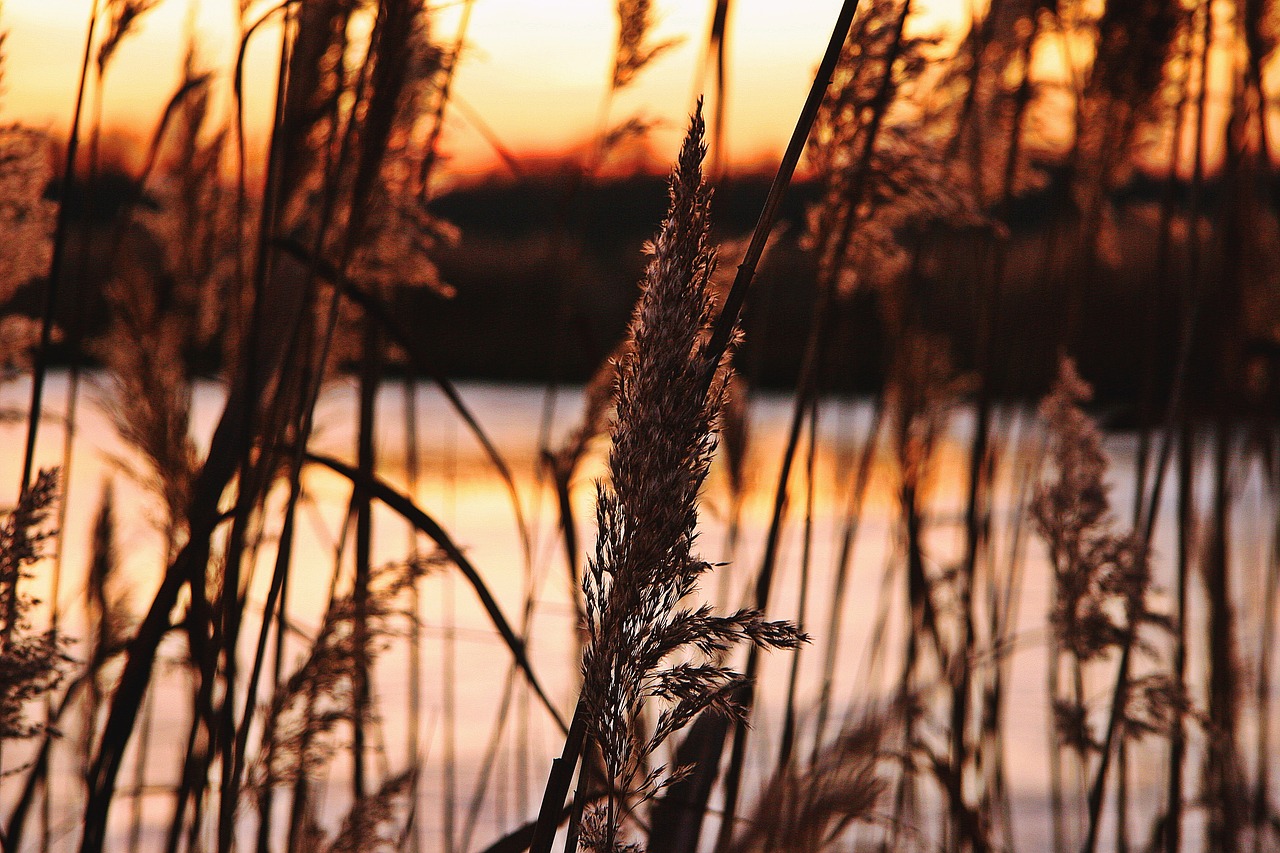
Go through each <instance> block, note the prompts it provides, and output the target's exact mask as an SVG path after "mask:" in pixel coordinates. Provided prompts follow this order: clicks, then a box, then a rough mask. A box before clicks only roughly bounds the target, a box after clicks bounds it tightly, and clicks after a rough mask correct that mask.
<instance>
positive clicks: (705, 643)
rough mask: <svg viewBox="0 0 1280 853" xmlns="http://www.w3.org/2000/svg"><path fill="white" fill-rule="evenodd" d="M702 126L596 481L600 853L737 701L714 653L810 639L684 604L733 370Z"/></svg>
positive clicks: (614, 844)
mask: <svg viewBox="0 0 1280 853" xmlns="http://www.w3.org/2000/svg"><path fill="white" fill-rule="evenodd" d="M703 131H704V126H703V120H702V116H701V105H699V108H698V110H697V111H696V112H695V113H694V115H693V117H692V121H691V124H690V129H689V132H688V135H687V136H686V138H685V142H684V145H683V146H682V148H681V151H680V157H679V162H678V164H677V166H676V169H675V172H674V174H673V175H672V178H671V206H670V209H669V212H668V216H667V219H666V221H665V222H664V223H663V226H662V229H661V231H660V232H659V234H658V237H657V239H656V240H655V241H654V243H653V244H652V246H651V250H652V252H653V259H652V260H651V261H650V263H649V266H648V269H647V270H646V273H645V279H644V282H643V284H642V287H643V292H642V295H641V298H640V302H639V304H638V306H637V308H636V311H635V314H634V315H633V317H632V320H631V325H630V338H631V341H632V346H631V348H630V350H629V351H628V352H626V353H625V354H624V355H623V356H622V360H621V362H620V364H619V365H618V393H617V402H616V409H617V419H616V421H615V423H614V425H613V447H612V450H611V452H610V454H609V475H610V482H609V483H608V484H604V483H601V484H600V485H599V486H598V499H597V509H596V515H597V521H598V525H599V535H598V539H597V543H596V549H595V555H594V557H593V558H592V559H591V560H590V561H589V565H588V569H587V572H586V573H585V575H584V578H583V592H584V595H585V599H586V613H587V633H588V644H587V647H586V649H585V651H584V654H583V661H582V670H583V688H582V706H583V709H584V711H585V714H586V729H587V736H588V738H589V741H590V742H591V743H593V744H595V745H596V746H598V747H599V750H600V753H601V755H602V758H603V765H604V772H605V774H606V779H605V783H606V789H607V790H608V791H609V794H608V796H607V798H606V801H605V803H604V804H603V805H602V806H601V807H599V808H597V809H595V810H593V812H592V813H590V814H589V815H588V817H587V819H585V820H584V821H583V825H582V831H583V844H584V846H585V847H586V848H587V849H592V850H602V851H613V850H618V849H623V847H624V845H622V844H621V842H620V841H619V829H620V827H621V825H622V823H623V821H624V819H625V817H626V813H627V811H628V809H629V804H628V801H629V800H631V799H632V798H636V797H638V798H641V799H644V798H648V797H651V796H652V795H653V794H654V793H655V792H656V791H657V790H659V789H660V788H661V787H662V786H663V785H664V784H665V783H666V782H668V781H669V780H670V778H671V777H670V775H669V774H667V773H666V771H665V769H664V768H662V767H658V768H656V769H652V770H650V769H648V762H649V758H650V756H652V755H653V754H654V753H655V752H656V750H657V749H658V748H659V747H660V746H661V745H662V744H663V742H664V741H665V740H666V739H667V738H668V737H669V736H670V735H671V734H672V733H674V732H675V731H678V730H679V729H680V728H682V727H683V726H684V725H685V724H687V723H688V722H689V721H690V720H692V719H693V718H694V717H695V716H696V715H697V714H699V713H701V712H702V711H704V710H708V709H713V710H716V711H719V712H725V713H729V712H731V711H732V708H733V703H732V701H731V699H730V696H731V693H732V691H733V689H734V688H735V687H737V686H738V685H739V684H740V683H741V677H740V676H739V675H738V674H737V673H735V672H733V671H732V670H730V669H728V668H726V667H723V666H720V665H718V664H717V663H713V662H710V661H708V660H705V659H706V658H710V657H712V656H715V655H719V654H721V653H723V652H725V651H727V650H728V649H729V648H730V647H732V646H733V645H735V644H737V643H739V642H741V641H743V640H747V641H750V642H753V643H756V644H758V645H761V646H766V647H774V648H790V647H794V646H795V645H796V644H797V643H799V642H800V641H801V640H802V639H803V638H802V635H800V634H799V633H798V631H797V630H796V628H795V627H794V626H792V625H790V624H787V623H782V622H766V621H764V619H763V618H762V616H761V615H760V614H759V613H758V612H756V611H751V610H742V611H738V612H737V613H733V614H731V615H728V616H716V615H714V614H713V613H712V611H711V608H710V607H709V606H702V607H698V608H694V609H684V608H681V607H680V606H679V605H680V602H681V600H682V599H684V598H685V597H686V596H688V595H690V594H692V593H693V592H694V591H695V590H696V589H697V586H698V580H699V578H700V576H701V575H702V574H703V573H704V572H705V571H707V570H708V569H710V568H711V566H710V564H709V563H707V562H706V561H704V560H702V559H700V558H699V557H698V556H696V555H695V554H694V552H693V546H694V541H695V539H696V537H697V522H698V503H699V495H700V492H701V489H702V485H703V483H704V481H705V479H706V476H707V472H708V469H709V467H710V464H711V458H712V453H713V451H714V449H715V445H716V439H715V427H716V421H717V418H718V417H719V412H720V408H721V402H722V399H723V396H724V391H725V384H726V381H727V376H728V369H727V366H726V365H725V364H724V363H723V361H722V359H721V358H720V356H719V354H717V353H713V352H708V351H707V350H706V336H707V334H708V331H709V327H710V323H711V319H712V318H711V307H712V305H711V295H710V293H709V290H708V280H709V278H710V276H711V273H712V270H713V269H714V266H715V254H714V251H713V250H712V248H711V246H710V243H709V241H708V228H709V203H710V196H711V193H710V190H709V189H708V188H707V187H706V185H705V184H704V183H703V181H702V161H703V158H704V156H705V154H706V146H705V143H704V142H703ZM708 376H713V377H714V378H713V379H712V381H711V382H710V383H709V384H708V382H707V377H708ZM673 658H675V659H677V660H676V662H675V663H669V661H670V659H673ZM699 658H703V659H704V660H699ZM650 699H656V700H658V701H659V703H660V704H661V706H662V707H661V710H660V711H659V713H658V714H657V716H656V718H655V720H654V722H653V724H652V727H651V728H649V727H646V726H645V725H643V723H642V721H641V720H642V713H643V711H644V709H645V707H646V705H647V703H648V700H650Z"/></svg>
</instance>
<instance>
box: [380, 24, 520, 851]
mask: <svg viewBox="0 0 1280 853" xmlns="http://www.w3.org/2000/svg"><path fill="white" fill-rule="evenodd" d="M468 8H470V7H468ZM403 394H404V460H405V485H406V486H407V487H408V489H409V496H410V497H411V498H414V499H416V498H417V496H418V486H419V478H420V476H421V466H422V462H421V459H420V458H419V455H418V383H417V381H416V380H415V378H414V375H413V373H412V371H410V372H408V373H407V375H406V376H405V379H404V386H403ZM408 544H409V560H410V561H412V562H417V560H418V557H419V550H418V531H417V529H415V528H414V526H413V525H409V543H408ZM409 595H410V602H409V607H410V611H409V612H410V614H411V618H410V619H409V636H408V644H409V661H408V668H409V671H408V673H407V679H406V683H407V684H408V690H409V699H408V705H407V707H406V709H405V711H406V713H407V714H408V716H409V722H408V728H409V730H408V735H407V737H406V738H405V748H406V749H407V750H408V752H409V755H410V756H412V759H413V761H414V763H415V764H417V765H418V766H421V765H422V764H423V763H424V761H425V760H426V759H425V757H424V756H423V755H422V745H421V736H422V735H421V733H422V593H421V588H420V585H419V584H417V583H415V584H414V585H413V588H412V589H411V590H410V591H409ZM513 680H514V679H513ZM421 776H422V774H421V773H415V774H414V775H413V783H412V784H411V785H410V786H409V795H410V801H411V802H412V803H414V805H415V808H414V810H413V813H412V814H411V817H410V825H409V826H408V827H406V831H407V832H408V833H409V837H408V851H409V853H418V851H419V850H420V849H421V847H422V825H421V822H420V821H419V820H418V819H417V808H416V805H417V803H418V796H419V791H420V789H421V785H420V782H419V780H420V779H421Z"/></svg>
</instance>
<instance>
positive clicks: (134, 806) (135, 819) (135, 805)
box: [126, 689, 156, 853]
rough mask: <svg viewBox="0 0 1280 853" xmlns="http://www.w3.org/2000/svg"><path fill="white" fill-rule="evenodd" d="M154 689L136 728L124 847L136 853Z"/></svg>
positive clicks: (139, 831) (140, 838)
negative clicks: (131, 788)
mask: <svg viewBox="0 0 1280 853" xmlns="http://www.w3.org/2000/svg"><path fill="white" fill-rule="evenodd" d="M155 713H156V691H155V689H152V690H148V691H147V698H146V703H145V704H144V706H143V710H142V722H141V724H140V728H139V730H138V740H137V744H138V746H137V749H136V751H135V753H134V759H133V760H134V765H133V797H132V800H133V801H132V802H131V803H130V807H131V809H130V815H129V835H128V842H127V844H126V848H127V849H128V851H129V853H138V851H139V850H141V849H142V817H143V816H142V809H143V802H144V798H145V797H146V788H147V758H148V755H149V754H150V751H151V749H150V747H151V731H152V726H153V724H154V722H155Z"/></svg>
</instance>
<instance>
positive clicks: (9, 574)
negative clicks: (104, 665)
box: [0, 469, 68, 741]
mask: <svg viewBox="0 0 1280 853" xmlns="http://www.w3.org/2000/svg"><path fill="white" fill-rule="evenodd" d="M57 494H58V472H57V469H51V470H42V471H41V472H40V473H39V475H38V476H37V477H36V481H35V482H34V483H33V484H32V485H31V487H30V488H29V489H27V490H26V491H25V492H23V494H22V497H21V498H20V499H19V501H18V505H17V506H16V507H15V508H14V509H13V510H11V511H10V512H9V513H8V515H7V517H5V518H4V520H3V522H0V600H2V601H4V602H5V605H6V608H5V610H4V612H3V613H2V614H0V741H5V740H9V739H14V738H27V737H32V736H34V735H36V734H39V733H40V732H41V731H42V730H43V726H42V725H41V724H39V723H36V722H33V721H31V720H29V719H28V718H27V716H26V713H25V711H26V706H27V705H28V703H30V702H32V701H34V700H36V699H39V698H40V697H42V696H44V695H45V694H46V693H48V692H49V691H50V690H53V689H55V688H56V687H57V686H58V684H59V683H61V681H62V675H63V671H64V667H65V664H66V663H67V662H68V658H67V657H66V654H65V652H64V651H63V644H62V643H61V642H59V640H58V638H57V636H56V635H54V633H53V632H52V631H48V632H45V633H33V632H32V630H31V625H30V623H29V622H28V621H27V614H28V613H29V612H30V609H31V608H32V607H34V606H35V605H36V604H38V602H37V601H36V600H35V599H33V598H31V597H30V596H28V595H25V594H21V593H18V592H17V585H18V581H19V580H20V579H22V578H25V577H27V576H28V572H27V569H28V568H29V567H30V566H32V565H33V564H35V563H36V562H38V561H39V560H40V558H41V548H42V546H43V544H44V542H45V541H47V540H48V539H50V538H51V537H52V536H53V533H52V532H51V531H50V530H48V528H46V527H44V524H45V522H46V521H47V520H48V518H49V514H50V513H51V512H52V510H53V503H54V501H55V500H56V499H57Z"/></svg>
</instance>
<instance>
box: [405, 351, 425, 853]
mask: <svg viewBox="0 0 1280 853" xmlns="http://www.w3.org/2000/svg"><path fill="white" fill-rule="evenodd" d="M403 394H404V435H405V446H404V451H405V480H406V483H405V485H406V486H408V489H409V495H410V496H411V497H414V498H416V497H417V495H418V483H419V477H420V475H421V471H420V469H421V466H422V462H421V459H420V458H419V456H418V383H417V381H416V380H415V378H414V375H413V373H412V372H410V373H408V374H407V375H406V376H405V379H404V387H403ZM408 532H409V559H410V560H412V561H417V559H418V557H419V550H418V531H417V530H416V529H415V528H414V527H413V525H409V527H408ZM409 606H410V608H411V611H410V612H411V613H412V614H413V615H412V618H411V619H410V620H409V636H408V643H409V661H408V668H409V671H408V673H407V676H408V677H407V684H408V685H409V698H408V705H407V707H406V709H405V711H406V713H407V714H408V717H409V723H408V725H409V732H408V737H407V738H406V739H405V748H406V749H408V751H409V755H411V756H412V757H413V761H414V763H415V764H416V765H417V766H422V765H423V764H424V763H425V758H424V757H423V755H422V745H421V732H422V593H421V589H420V586H419V584H416V583H415V584H414V585H413V589H412V590H411V591H410V603H409ZM420 778H421V774H420V773H415V774H413V781H412V783H411V784H410V786H409V796H410V801H411V802H412V803H414V805H415V808H414V811H413V813H412V815H411V819H410V825H409V826H408V827H406V831H407V832H408V833H409V835H408V839H407V840H408V851H409V853H418V851H419V850H421V848H422V826H421V823H420V822H419V821H418V820H417V819H416V815H417V808H416V806H417V803H418V798H419V791H420V787H421V786H420V783H419V779H420Z"/></svg>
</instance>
